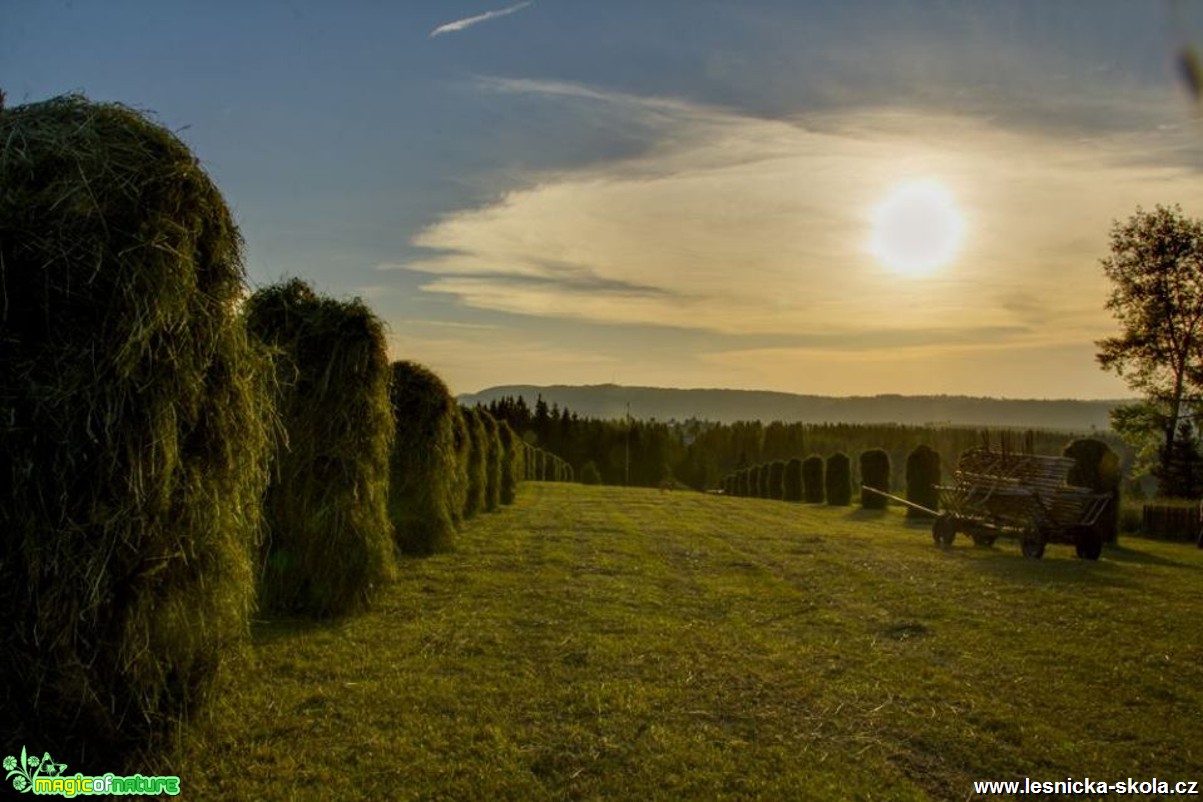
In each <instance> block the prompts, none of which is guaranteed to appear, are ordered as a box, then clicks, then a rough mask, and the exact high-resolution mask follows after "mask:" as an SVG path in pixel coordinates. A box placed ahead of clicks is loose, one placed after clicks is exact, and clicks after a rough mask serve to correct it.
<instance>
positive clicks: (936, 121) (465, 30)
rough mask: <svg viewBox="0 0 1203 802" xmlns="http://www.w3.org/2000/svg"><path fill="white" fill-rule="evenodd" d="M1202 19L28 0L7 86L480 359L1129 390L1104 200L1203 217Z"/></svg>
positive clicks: (1098, 13) (1178, 14)
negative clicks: (119, 107) (910, 245)
mask: <svg viewBox="0 0 1203 802" xmlns="http://www.w3.org/2000/svg"><path fill="white" fill-rule="evenodd" d="M499 12H507V13H499ZM473 18H480V19H477V20H476V21H473ZM441 26H449V27H447V28H444V30H443V32H440V33H438V34H435V35H432V34H434V33H435V31H436V30H438V29H439V28H440V27H441ZM1189 44H1194V45H1196V46H1198V45H1203V13H1200V11H1199V6H1197V5H1192V4H1187V3H1184V2H1183V3H1174V2H1148V3H1136V2H1124V3H1106V2H1085V1H1084V2H1057V3H1048V2H1032V3H1023V2H1006V3H1003V2H924V3H920V2H889V3H887V2H876V3H868V2H825V3H819V2H815V3H804V2H767V1H766V2H707V1H706V0H699V1H692V2H669V1H667V0H663V1H657V2H584V1H583V0H533V2H529V3H525V4H522V3H506V2H499V3H490V2H458V1H455V2H450V1H449V2H406V3H385V2H373V3H368V2H346V3H316V2H314V3H306V2H278V3H267V2H263V3H224V2H210V3H190V4H187V3H161V2H118V3H103V4H102V3H84V2H74V3H61V2H53V1H52V0H41V1H35V0H9V2H7V3H6V5H5V14H4V24H3V25H2V26H0V87H2V88H3V89H4V90H5V91H6V92H7V93H8V96H9V103H12V104H19V103H22V102H27V101H35V100H41V99H44V98H47V97H50V96H53V95H56V94H60V93H64V92H71V91H80V92H84V93H86V94H87V95H89V96H90V97H92V98H94V99H97V100H115V101H121V102H124V103H127V104H130V105H133V106H137V107H140V108H144V109H150V110H153V111H154V112H155V113H156V114H157V116H158V119H159V120H160V121H161V122H163V123H164V124H165V125H167V126H168V127H170V128H172V129H175V130H178V131H179V132H180V135H181V136H182V137H183V138H184V139H185V141H186V142H188V144H189V145H190V146H191V147H192V148H193V149H194V151H195V152H196V153H197V155H198V156H199V157H200V158H201V160H202V161H203V163H204V164H205V166H206V167H207V169H208V170H209V172H210V173H211V175H212V176H213V177H214V179H215V180H216V181H217V183H218V184H219V186H220V187H221V189H222V191H223V192H224V194H225V196H226V198H227V200H228V201H229V203H230V205H231V206H232V208H233V209H234V212H235V214H236V216H237V218H238V220H239V223H240V225H241V227H242V230H243V233H244V236H245V237H246V240H247V262H248V268H249V271H250V275H251V280H252V282H253V283H254V284H257V285H261V284H265V283H270V282H271V281H274V280H276V279H279V278H282V277H286V276H292V275H297V276H300V277H302V278H304V279H306V280H308V281H310V282H311V283H313V284H314V285H315V286H316V287H317V288H319V289H320V290H322V291H324V292H327V293H330V294H333V295H336V296H351V295H360V296H362V297H364V298H365V299H366V300H367V301H368V302H369V303H370V304H371V305H372V306H373V308H375V309H376V310H377V312H378V313H379V314H380V315H381V317H382V318H384V319H385V321H386V322H387V323H388V324H389V328H390V343H391V348H392V351H393V355H394V356H395V357H397V358H409V359H416V360H418V361H422V362H425V363H427V364H429V365H430V366H432V367H433V368H435V369H436V370H437V371H439V372H440V373H441V374H442V375H443V376H444V377H445V378H446V379H447V380H448V382H449V384H450V385H451V387H452V389H453V390H454V391H456V392H468V391H474V390H477V389H480V388H482V387H486V386H489V385H493V384H501V383H527V382H530V383H540V384H550V383H601V382H610V381H614V382H619V383H626V384H649V385H659V386H708V387H745V388H755V389H775V390H787V391H795V392H810V393H822V394H872V393H879V392H880V393H885V392H901V393H969V394H980V395H1000V396H1010V397H1117V396H1123V395H1126V392H1125V390H1124V388H1123V385H1122V384H1121V383H1119V382H1118V380H1116V379H1115V378H1114V377H1111V376H1108V375H1106V374H1103V373H1101V372H1100V371H1099V370H1098V369H1097V368H1096V367H1095V365H1094V362H1093V358H1092V357H1093V346H1092V341H1093V340H1095V339H1098V338H1100V337H1104V336H1107V335H1109V334H1111V333H1113V331H1114V325H1113V323H1112V322H1111V320H1110V318H1109V317H1108V316H1107V314H1106V313H1105V311H1104V310H1103V309H1102V304H1103V301H1104V299H1105V294H1106V286H1105V284H1104V283H1103V279H1102V275H1101V271H1100V269H1099V267H1098V259H1099V258H1100V257H1102V256H1104V255H1105V253H1106V247H1107V231H1108V229H1109V227H1110V224H1111V221H1112V220H1115V219H1122V218H1124V217H1127V216H1128V215H1130V214H1131V213H1132V212H1133V211H1134V210H1135V208H1136V207H1137V205H1144V206H1146V207H1149V206H1152V205H1153V204H1155V203H1180V204H1182V206H1183V209H1184V211H1186V212H1187V213H1188V214H1190V215H1192V216H1196V217H1197V216H1203V173H1201V170H1203V121H1201V119H1200V114H1199V111H1198V109H1197V108H1196V107H1195V105H1194V104H1193V103H1192V102H1191V101H1190V99H1189V98H1188V97H1187V94H1186V93H1185V91H1184V90H1183V88H1182V87H1181V85H1180V84H1179V82H1178V80H1177V77H1176V73H1175V68H1174V56H1175V53H1176V52H1177V50H1178V48H1180V47H1182V46H1184V45H1189ZM915 182H926V183H928V184H931V185H933V186H938V187H940V188H941V189H940V191H941V192H942V193H943V195H942V197H947V198H949V199H951V200H950V203H951V208H952V209H953V210H954V212H953V213H955V215H956V217H957V219H958V220H959V221H961V223H963V236H962V237H961V238H959V239H958V240H957V244H956V247H955V255H954V256H953V257H952V258H951V259H950V260H948V261H946V262H945V263H943V264H940V265H938V266H936V267H934V268H932V269H930V270H928V271H921V274H919V273H914V272H907V271H900V270H899V269H898V268H897V265H891V264H890V263H889V260H888V259H887V260H884V261H883V260H882V259H881V258H880V257H879V256H875V255H874V252H872V251H871V249H870V248H869V246H868V244H867V243H868V242H869V241H870V238H871V237H872V235H873V231H874V230H875V227H876V226H878V225H879V219H880V214H881V212H880V210H881V209H882V208H883V203H884V199H886V198H889V197H890V196H891V193H893V192H894V191H895V190H896V189H897V188H898V187H900V186H909V185H912V184H914V183H915Z"/></svg>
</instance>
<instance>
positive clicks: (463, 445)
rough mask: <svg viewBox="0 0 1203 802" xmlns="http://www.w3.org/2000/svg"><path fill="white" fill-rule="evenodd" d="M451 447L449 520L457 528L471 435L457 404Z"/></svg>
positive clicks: (465, 499)
mask: <svg viewBox="0 0 1203 802" xmlns="http://www.w3.org/2000/svg"><path fill="white" fill-rule="evenodd" d="M451 437H452V443H453V445H452V448H453V449H454V450H455V472H454V473H453V474H452V477H451V479H452V482H451V520H452V521H453V522H454V523H455V527H456V528H457V529H458V528H459V526H460V524H462V523H463V522H464V512H465V507H467V504H468V460H469V458H470V457H471V449H472V436H471V435H470V434H469V433H468V421H467V420H466V419H465V418H464V410H463V409H461V408H460V407H459V406H458V405H457V406H456V407H455V415H454V417H453V418H452V419H451Z"/></svg>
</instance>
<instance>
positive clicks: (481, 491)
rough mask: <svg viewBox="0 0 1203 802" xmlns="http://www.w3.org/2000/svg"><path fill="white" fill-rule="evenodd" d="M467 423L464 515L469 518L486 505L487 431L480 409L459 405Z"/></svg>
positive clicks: (482, 510)
mask: <svg viewBox="0 0 1203 802" xmlns="http://www.w3.org/2000/svg"><path fill="white" fill-rule="evenodd" d="M460 411H461V412H462V413H463V415H464V422H465V423H466V424H467V425H468V496H467V502H466V503H465V504H464V517H465V518H471V517H473V516H474V515H477V514H478V513H482V512H484V511H485V509H486V508H487V505H488V482H489V478H488V460H489V443H488V431H487V430H486V429H485V422H484V419H483V418H482V417H481V414H480V410H477V409H472V408H471V407H461V408H460Z"/></svg>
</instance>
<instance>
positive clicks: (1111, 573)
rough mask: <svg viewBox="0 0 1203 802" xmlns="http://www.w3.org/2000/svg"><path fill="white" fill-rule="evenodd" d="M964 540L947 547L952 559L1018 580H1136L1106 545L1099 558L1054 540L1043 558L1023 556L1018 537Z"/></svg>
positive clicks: (1118, 584)
mask: <svg viewBox="0 0 1203 802" xmlns="http://www.w3.org/2000/svg"><path fill="white" fill-rule="evenodd" d="M964 540H965V541H966V542H964V543H962V542H961V541H962V537H961V536H959V535H958V536H957V543H956V544H954V545H953V546H952V547H951V548H949V549H947V553H948V555H949V557H950V558H951V559H960V560H962V561H963V562H965V563H968V564H970V565H971V566H972V567H973V568H976V569H978V570H980V571H982V572H983V573H988V574H991V575H993V576H995V577H998V578H999V579H1005V580H1009V581H1011V582H1015V583H1017V584H1021V585H1027V586H1045V585H1049V584H1075V585H1085V586H1096V587H1115V588H1126V587H1135V586H1136V585H1137V584H1138V583H1136V582H1133V581H1132V578H1131V576H1129V575H1128V574H1127V573H1124V572H1122V569H1121V567H1120V566H1119V565H1117V564H1116V563H1115V562H1110V561H1109V560H1108V558H1109V557H1110V556H1111V555H1110V553H1109V552H1108V551H1107V550H1106V549H1104V552H1103V557H1104V558H1103V559H1102V560H1098V561H1095V560H1082V559H1079V558H1078V557H1077V556H1076V555H1075V554H1074V549H1073V546H1066V545H1064V544H1056V543H1053V544H1049V546H1048V547H1047V549H1046V550H1045V552H1044V557H1043V558H1042V559H1039V560H1033V559H1030V558H1028V557H1024V556H1023V553H1022V552H1021V551H1020V548H1019V541H1018V540H1014V539H1011V538H999V540H998V541H997V542H996V543H995V544H994V545H993V546H975V545H969V544H968V538H964Z"/></svg>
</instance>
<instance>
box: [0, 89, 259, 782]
mask: <svg viewBox="0 0 1203 802" xmlns="http://www.w3.org/2000/svg"><path fill="white" fill-rule="evenodd" d="M244 279H245V275H244V269H243V263H242V240H241V237H240V235H239V233H238V230H237V227H236V226H235V224H234V220H233V218H232V217H231V215H230V212H229V209H228V208H227V207H226V204H225V202H224V201H223V199H222V197H221V194H220V193H219V192H218V190H217V188H216V187H215V186H214V185H213V183H212V182H211V181H210V180H209V178H208V176H206V175H205V173H204V171H203V170H202V169H201V168H200V166H199V164H198V163H197V161H196V159H195V158H194V157H193V155H192V154H191V153H190V152H189V150H188V148H187V147H186V146H185V145H184V144H183V143H182V142H180V141H179V140H178V139H177V138H176V137H175V136H174V135H173V134H171V133H170V132H169V131H168V130H166V129H165V128H162V127H160V126H159V125H157V124H155V123H153V122H151V121H150V120H149V119H147V118H146V117H145V116H143V115H142V114H140V113H138V112H135V111H133V110H130V109H128V108H126V107H123V106H119V105H112V104H96V103H91V102H89V101H88V100H86V99H85V98H83V97H80V96H68V97H61V98H56V99H53V100H49V101H46V102H42V103H33V104H29V105H25V106H18V107H16V108H10V109H5V110H3V112H0V297H2V298H3V299H4V302H3V303H2V304H0V443H3V446H2V447H0V484H2V485H4V486H7V487H8V488H9V490H8V491H5V494H6V499H5V502H4V504H2V505H0V610H3V611H4V614H3V621H2V623H0V677H3V682H2V683H0V685H2V687H0V722H3V724H4V726H3V734H0V748H2V749H3V750H5V751H3V754H14V753H13V752H9V751H7V750H8V749H16V748H17V747H18V745H22V744H28V745H29V746H30V747H31V748H33V747H34V746H35V745H36V746H37V748H39V749H42V748H49V749H51V750H53V751H54V752H55V754H56V755H57V754H58V753H59V750H62V751H63V752H64V753H65V754H68V755H70V754H75V755H76V759H77V760H78V761H79V762H81V763H83V764H84V765H83V766H82V767H83V768H84V770H85V771H86V770H87V768H88V767H94V768H98V769H99V768H113V767H115V766H121V765H124V763H125V761H127V760H129V759H130V755H131V754H133V753H134V752H137V751H141V750H143V749H154V748H155V747H156V745H158V743H159V741H158V736H162V735H164V734H165V733H166V732H168V731H170V730H172V729H174V728H175V727H176V726H177V724H178V722H179V720H180V719H181V718H182V717H183V716H184V715H186V714H187V713H188V712H189V711H190V710H194V709H196V707H197V706H198V705H200V704H201V703H202V702H203V701H204V700H205V698H206V697H208V696H209V695H210V693H211V689H212V688H213V680H214V678H215V676H217V675H218V674H220V672H221V669H222V667H223V666H224V665H227V664H228V663H229V661H230V659H231V658H232V657H233V656H235V655H236V654H237V653H238V651H239V649H240V646H241V645H242V644H244V643H245V642H246V639H247V634H248V618H249V614H250V612H251V610H252V609H253V604H254V574H253V564H254V562H253V560H254V550H255V544H256V539H257V537H258V534H259V527H260V506H259V499H260V496H261V495H262V493H263V490H264V487H265V486H266V484H267V476H268V464H269V458H270V452H271V448H270V442H271V432H272V427H273V419H272V412H271V387H270V370H268V366H267V362H266V359H265V357H264V354H263V352H262V350H261V349H259V348H258V347H256V346H255V345H254V344H253V343H252V342H251V341H250V340H249V339H248V338H247V335H246V329H245V326H244V325H243V323H242V321H241V319H240V318H239V317H238V314H237V311H236V310H237V305H238V301H239V298H240V297H241V295H242V293H243V291H244V286H245V285H244ZM110 761H111V762H110Z"/></svg>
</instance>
